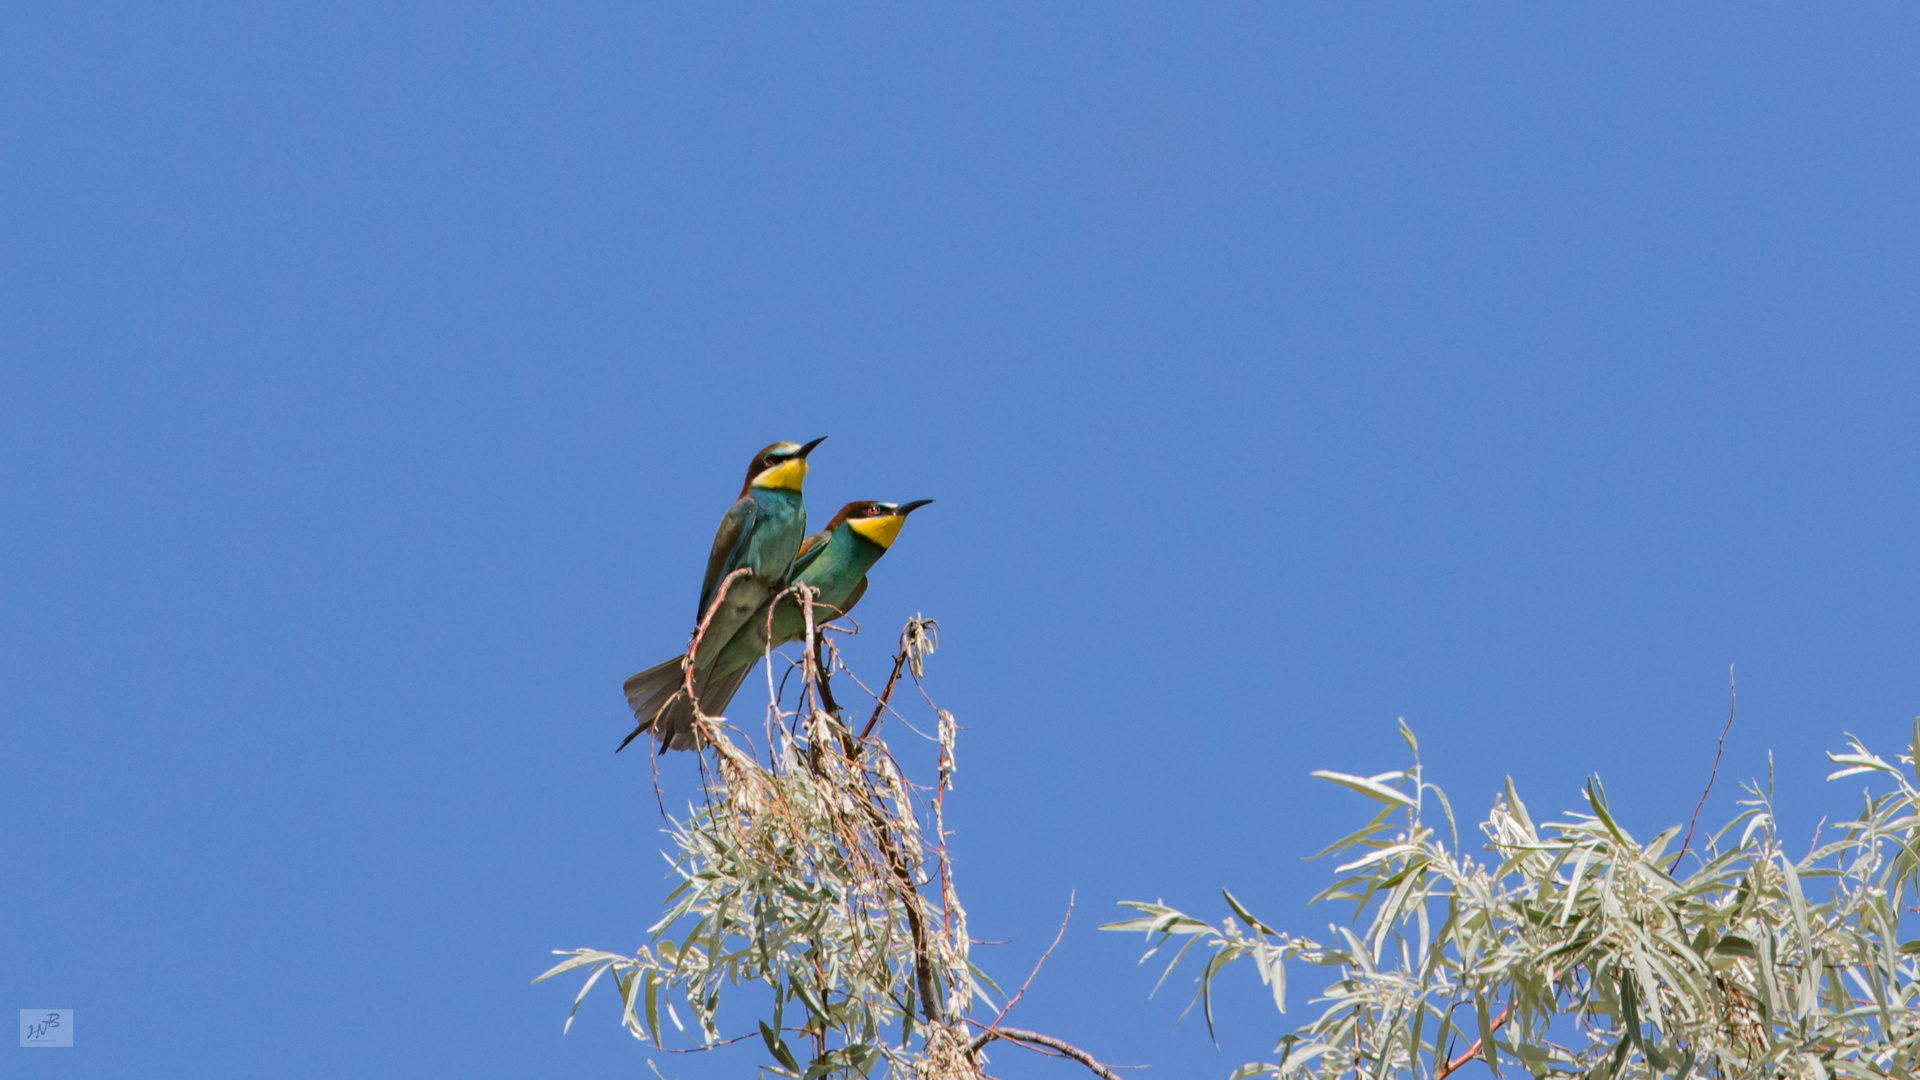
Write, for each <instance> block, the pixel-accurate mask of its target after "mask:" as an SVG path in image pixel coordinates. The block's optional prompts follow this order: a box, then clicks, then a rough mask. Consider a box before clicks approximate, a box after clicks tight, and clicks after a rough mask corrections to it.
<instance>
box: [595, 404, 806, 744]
mask: <svg viewBox="0 0 1920 1080" xmlns="http://www.w3.org/2000/svg"><path fill="white" fill-rule="evenodd" d="M825 438H826V436H824V435H823V436H821V437H820V438H818V439H815V440H813V441H812V442H810V443H806V444H805V445H802V444H800V443H793V442H777V443H774V444H773V445H772V446H769V447H767V448H766V449H764V450H762V451H760V452H759V453H758V454H755V455H754V456H753V461H752V462H751V463H750V464H748V466H747V482H746V483H745V484H744V485H742V486H741V488H740V497H739V498H738V499H737V500H735V501H734V504H733V505H732V506H731V507H729V508H728V509H727V513H726V516H725V517H722V518H721V519H720V530H719V531H718V532H716V533H715V534H714V537H713V551H712V553H711V554H710V555H709V556H708V557H707V579H706V582H705V583H704V584H702V585H701V586H700V608H699V610H698V611H696V612H695V613H694V621H695V622H694V624H695V625H696V626H698V625H699V621H700V620H701V619H706V618H708V609H709V608H711V607H713V603H714V599H715V595H716V594H717V593H718V591H719V588H720V583H721V582H722V581H724V580H725V579H726V577H727V575H728V574H731V573H733V572H734V571H735V570H739V569H741V568H743V567H744V568H747V569H749V570H751V571H752V572H751V573H749V574H747V575H746V576H744V577H742V578H739V579H737V580H736V581H734V583H733V584H732V585H730V586H728V587H727V593H726V598H725V600H723V601H722V602H721V603H720V605H719V607H718V608H717V609H715V610H714V611H713V612H712V616H711V618H712V621H711V622H710V623H708V625H707V632H706V634H705V635H704V636H703V637H702V638H701V639H700V647H699V655H697V656H695V657H694V658H693V685H694V690H695V692H696V693H698V694H699V695H700V697H701V700H702V702H703V708H702V711H703V712H704V711H707V710H706V709H705V708H704V702H705V700H706V698H707V684H708V683H709V682H710V681H711V673H712V671H713V667H714V664H715V662H716V661H717V660H718V659H719V658H720V657H721V655H722V654H724V653H725V652H726V648H727V645H728V644H729V643H730V642H731V641H732V640H733V638H734V637H735V636H736V635H738V634H739V633H740V632H741V631H742V630H743V629H744V628H745V627H746V626H747V625H748V624H750V623H751V622H753V616H754V614H755V613H756V612H760V613H761V615H762V619H764V617H765V614H764V613H765V611H766V607H767V603H768V601H769V599H770V598H771V597H772V596H773V595H774V594H775V593H777V592H779V591H780V590H781V589H784V588H786V586H787V581H788V579H789V577H790V576H791V574H792V572H793V561H794V557H795V556H796V555H798V554H799V551H800V542H801V540H802V538H804V537H805V536H806V533H807V509H806V505H805V504H804V503H803V502H802V501H801V497H800V486H801V483H802V481H804V480H805V479H806V477H807V455H808V454H810V453H812V452H813V448H814V447H816V446H819V445H820V443H821V442H822V441H823V440H824V439H825ZM686 663H687V657H686V655H684V654H682V655H680V656H676V657H674V658H673V659H671V660H667V661H664V662H662V663H658V664H655V665H654V666H652V667H650V668H648V669H647V670H645V671H643V672H641V673H639V674H638V675H635V676H633V677H632V678H630V679H628V680H627V683H626V692H627V704H628V705H631V706H632V707H633V712H634V715H635V716H636V717H638V718H639V720H640V726H639V727H638V728H637V729H635V731H634V734H635V735H638V734H639V733H640V732H642V731H646V730H649V729H651V730H652V731H653V733H654V738H656V739H658V740H659V741H660V743H661V744H662V745H663V746H664V747H668V748H671V749H674V750H685V749H687V748H689V747H691V746H693V744H694V734H693V711H692V709H691V708H690V707H689V703H688V702H687V700H686V696H685V695H684V694H682V693H680V691H681V690H682V689H683V687H684V686H685V683H686ZM717 711H718V710H717V709H716V710H714V712H717ZM628 738H629V740H631V738H632V736H628ZM621 745H622V746H625V745H626V744H625V743H622V744H621Z"/></svg>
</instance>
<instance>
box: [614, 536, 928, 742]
mask: <svg viewBox="0 0 1920 1080" xmlns="http://www.w3.org/2000/svg"><path fill="white" fill-rule="evenodd" d="M932 501H933V500H932V499H919V500H916V501H914V502H910V503H899V504H895V503H889V502H850V503H848V504H847V505H845V506H843V507H841V508H840V512H839V513H837V514H835V515H834V516H833V520H832V521H830V522H828V523H827V527H826V528H824V529H822V530H820V531H819V532H817V533H814V534H813V535H812V536H809V537H807V538H806V540H805V541H803V542H802V543H801V545H800V554H799V557H798V558H796V559H794V563H793V581H794V583H796V584H804V585H811V586H813V587H814V588H815V589H817V590H818V593H817V595H816V596H815V597H814V609H813V618H814V622H815V625H818V624H819V623H823V622H826V621H827V620H828V619H832V618H836V617H838V616H841V615H845V614H846V613H847V612H849V611H852V610H853V606H854V605H855V604H858V603H859V602H860V598H861V597H862V596H864V595H866V592H867V571H868V570H871V569H873V564H874V563H877V562H879V561H880V556H882V555H885V554H886V553H887V549H888V548H890V547H892V546H893V540H894V537H896V536H898V535H900V526H901V525H903V524H904V523H905V522H906V520H907V515H908V514H911V513H913V512H914V511H915V510H918V509H919V508H921V507H922V506H925V505H927V504H928V503H930V502H932ZM766 631H767V611H766V608H764V607H763V608H761V609H760V610H759V611H758V612H756V613H755V614H754V616H753V618H752V620H750V621H749V622H748V623H747V625H746V626H744V627H742V628H741V631H740V632H739V633H738V634H735V635H734V637H733V639H732V640H731V641H729V642H728V643H727V647H726V650H725V651H724V652H723V653H721V655H720V656H719V657H718V658H717V659H716V660H715V661H714V664H713V666H712V668H711V669H710V670H709V671H708V673H707V675H706V679H705V681H704V682H702V683H701V684H700V711H701V712H703V713H706V714H707V715H709V716H717V715H719V714H720V713H721V712H723V711H725V709H726V707H727V704H728V702H730V701H732V700H733V695H734V692H735V691H737V690H738V689H739V688H740V683H741V682H742V681H743V680H744V679H745V678H746V676H747V673H748V672H750V671H752V670H753V667H754V665H755V664H757V663H759V661H760V658H761V657H762V656H764V655H765V654H766V650H767V636H766ZM806 632H807V628H806V614H805V613H804V612H803V611H801V609H800V605H799V603H798V602H797V601H796V600H795V598H793V597H787V598H785V599H784V600H782V601H781V602H780V603H779V604H778V605H777V606H775V607H774V609H773V647H774V648H779V647H780V646H782V645H786V644H788V643H790V642H794V641H799V640H800V639H801V638H803V637H805V636H806ZM702 651H703V652H704V651H705V650H704V649H703V650H702ZM637 677H638V676H636V678H637ZM644 730H646V724H645V722H644V718H643V722H642V724H641V726H640V728H639V729H638V730H636V731H635V732H634V733H633V735H629V736H627V739H628V741H632V739H633V738H634V736H635V735H638V734H639V733H640V731H644ZM620 745H621V746H625V745H626V743H621V744H620Z"/></svg>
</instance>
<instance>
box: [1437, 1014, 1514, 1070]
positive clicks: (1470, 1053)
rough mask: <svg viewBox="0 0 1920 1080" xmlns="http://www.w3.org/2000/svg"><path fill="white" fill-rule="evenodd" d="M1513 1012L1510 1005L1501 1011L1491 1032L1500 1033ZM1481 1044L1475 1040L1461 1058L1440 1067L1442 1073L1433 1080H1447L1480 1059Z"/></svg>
mask: <svg viewBox="0 0 1920 1080" xmlns="http://www.w3.org/2000/svg"><path fill="white" fill-rule="evenodd" d="M1512 1012H1513V1006H1512V1005H1508V1006H1507V1007H1506V1008H1504V1009H1501V1010H1500V1017H1499V1019H1497V1020H1495V1021H1494V1022H1493V1027H1492V1028H1490V1029H1489V1030H1492V1031H1499V1030H1500V1025H1502V1024H1504V1023H1506V1022H1507V1017H1508V1016H1509V1015H1510V1014H1511V1013H1512ZM1480 1043H1481V1040H1480V1039H1475V1040H1473V1045H1472V1046H1469V1047H1467V1048H1466V1049H1465V1050H1464V1051H1462V1052H1461V1054H1460V1056H1459V1057H1457V1058H1454V1059H1453V1060H1452V1061H1449V1062H1447V1063H1446V1064H1445V1065H1442V1066H1441V1067H1440V1071H1439V1072H1437V1073H1434V1074H1433V1080H1447V1077H1448V1076H1449V1075H1450V1074H1452V1072H1453V1070H1455V1069H1457V1068H1459V1067H1460V1066H1462V1065H1465V1064H1466V1063H1467V1062H1469V1061H1472V1060H1473V1059H1474V1058H1476V1057H1479V1056H1480Z"/></svg>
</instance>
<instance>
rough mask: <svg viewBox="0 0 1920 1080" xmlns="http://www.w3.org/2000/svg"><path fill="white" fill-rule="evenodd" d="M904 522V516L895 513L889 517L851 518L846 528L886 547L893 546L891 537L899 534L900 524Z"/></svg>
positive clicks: (905, 521)
mask: <svg viewBox="0 0 1920 1080" xmlns="http://www.w3.org/2000/svg"><path fill="white" fill-rule="evenodd" d="M906 523H907V519H906V518H903V517H900V516H899V515H897V514H896V515H892V516H889V517H877V518H853V519H851V520H849V521H848V522H847V528H849V529H852V530H853V531H854V532H857V533H859V534H860V535H861V536H864V537H866V538H867V539H869V540H871V541H873V542H874V543H876V544H879V545H880V546H881V547H883V548H887V547H892V546H893V538H894V537H896V536H899V535H900V526H902V525H905V524H906Z"/></svg>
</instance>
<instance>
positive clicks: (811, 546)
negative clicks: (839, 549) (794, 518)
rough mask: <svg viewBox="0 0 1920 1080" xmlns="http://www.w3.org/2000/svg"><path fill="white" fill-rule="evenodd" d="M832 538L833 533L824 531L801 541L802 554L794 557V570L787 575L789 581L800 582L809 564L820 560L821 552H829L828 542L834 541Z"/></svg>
mask: <svg viewBox="0 0 1920 1080" xmlns="http://www.w3.org/2000/svg"><path fill="white" fill-rule="evenodd" d="M832 537H833V534H832V533H829V532H827V531H826V530H825V529H822V530H820V531H819V532H817V533H814V534H813V535H812V536H809V537H807V538H806V539H805V540H802V541H800V554H798V555H795V556H794V557H793V570H792V572H791V573H789V574H788V575H787V579H788V580H789V581H798V580H800V574H801V573H802V572H803V571H805V570H806V568H807V566H808V564H809V563H812V562H813V560H815V559H817V558H819V557H820V553H821V552H823V551H825V550H827V541H828V540H830V539H832Z"/></svg>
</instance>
